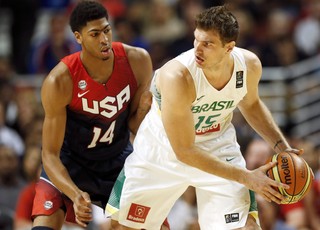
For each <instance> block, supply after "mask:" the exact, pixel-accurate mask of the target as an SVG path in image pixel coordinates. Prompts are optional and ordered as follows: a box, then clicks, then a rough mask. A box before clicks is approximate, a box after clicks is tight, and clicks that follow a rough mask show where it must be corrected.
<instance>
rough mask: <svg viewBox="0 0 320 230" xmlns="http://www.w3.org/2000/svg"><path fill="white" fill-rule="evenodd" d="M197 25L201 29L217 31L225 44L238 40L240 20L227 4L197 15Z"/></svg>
mask: <svg viewBox="0 0 320 230" xmlns="http://www.w3.org/2000/svg"><path fill="white" fill-rule="evenodd" d="M195 25H196V28H199V29H203V30H206V31H207V30H214V31H216V32H217V33H218V34H219V36H220V39H221V41H222V43H223V44H225V43H228V42H231V41H237V39H238V36H239V24H238V21H237V19H236V17H235V16H234V15H233V14H232V13H231V12H230V11H229V10H228V9H227V6H226V5H223V6H215V7H211V8H208V9H206V10H204V11H203V12H201V13H200V14H198V15H197V16H196V20H195Z"/></svg>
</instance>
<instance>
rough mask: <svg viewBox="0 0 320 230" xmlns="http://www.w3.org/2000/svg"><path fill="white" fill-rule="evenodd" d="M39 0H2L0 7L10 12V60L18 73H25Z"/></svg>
mask: <svg viewBox="0 0 320 230" xmlns="http://www.w3.org/2000/svg"><path fill="white" fill-rule="evenodd" d="M39 6H40V0H23V1H20V0H2V1H0V7H1V8H2V7H4V8H8V9H9V10H10V13H11V18H10V19H11V22H12V23H11V26H10V45H11V52H10V54H11V62H12V65H13V68H14V70H15V71H16V72H17V73H19V74H26V73H27V72H28V71H27V69H28V68H27V62H28V61H27V60H28V53H27V52H26V50H28V49H29V47H30V44H31V38H32V36H33V33H34V30H35V26H36V23H37V16H38V14H37V13H38V12H39V11H38V10H39Z"/></svg>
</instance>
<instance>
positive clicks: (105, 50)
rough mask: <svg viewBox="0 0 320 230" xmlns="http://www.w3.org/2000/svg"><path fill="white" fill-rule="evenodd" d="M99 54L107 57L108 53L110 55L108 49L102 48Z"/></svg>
mask: <svg viewBox="0 0 320 230" xmlns="http://www.w3.org/2000/svg"><path fill="white" fill-rule="evenodd" d="M101 53H102V55H103V56H109V55H110V53H111V49H110V47H103V48H102V49H101Z"/></svg>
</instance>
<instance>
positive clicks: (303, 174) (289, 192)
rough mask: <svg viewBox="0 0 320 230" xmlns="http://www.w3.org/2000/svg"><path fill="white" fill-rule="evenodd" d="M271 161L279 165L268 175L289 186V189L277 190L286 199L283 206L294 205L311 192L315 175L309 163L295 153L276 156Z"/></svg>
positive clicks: (283, 153)
mask: <svg viewBox="0 0 320 230" xmlns="http://www.w3.org/2000/svg"><path fill="white" fill-rule="evenodd" d="M269 161H272V162H277V163H278V164H277V165H276V166H274V167H273V168H271V169H270V170H269V171H268V172H267V175H268V176H269V177H270V178H271V179H273V180H276V181H279V182H281V183H284V184H287V185H289V186H290V188H289V189H283V188H276V189H277V190H278V191H279V192H280V193H281V194H282V195H283V196H285V197H286V199H285V200H284V201H282V204H293V203H296V202H298V201H299V200H301V199H302V198H303V197H304V196H305V195H306V194H307V193H308V192H309V190H310V188H311V185H312V181H313V173H312V172H311V168H310V167H309V165H308V164H307V162H306V161H305V160H304V159H303V158H301V157H299V156H298V155H296V154H293V153H287V152H282V153H278V154H275V155H274V156H273V157H272V158H271V159H270V160H269Z"/></svg>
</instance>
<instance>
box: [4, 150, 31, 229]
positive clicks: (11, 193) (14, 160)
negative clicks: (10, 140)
mask: <svg viewBox="0 0 320 230" xmlns="http://www.w3.org/2000/svg"><path fill="white" fill-rule="evenodd" d="M19 162H20V161H19V156H18V155H17V153H16V152H15V150H14V149H13V148H12V147H10V146H7V145H0V214H1V215H0V229H12V227H11V228H10V226H12V223H13V216H14V210H15V206H16V202H17V199H18V196H19V194H20V192H21V190H22V188H23V187H24V186H25V181H24V180H23V179H22V177H21V176H20V173H19V169H20V164H19Z"/></svg>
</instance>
